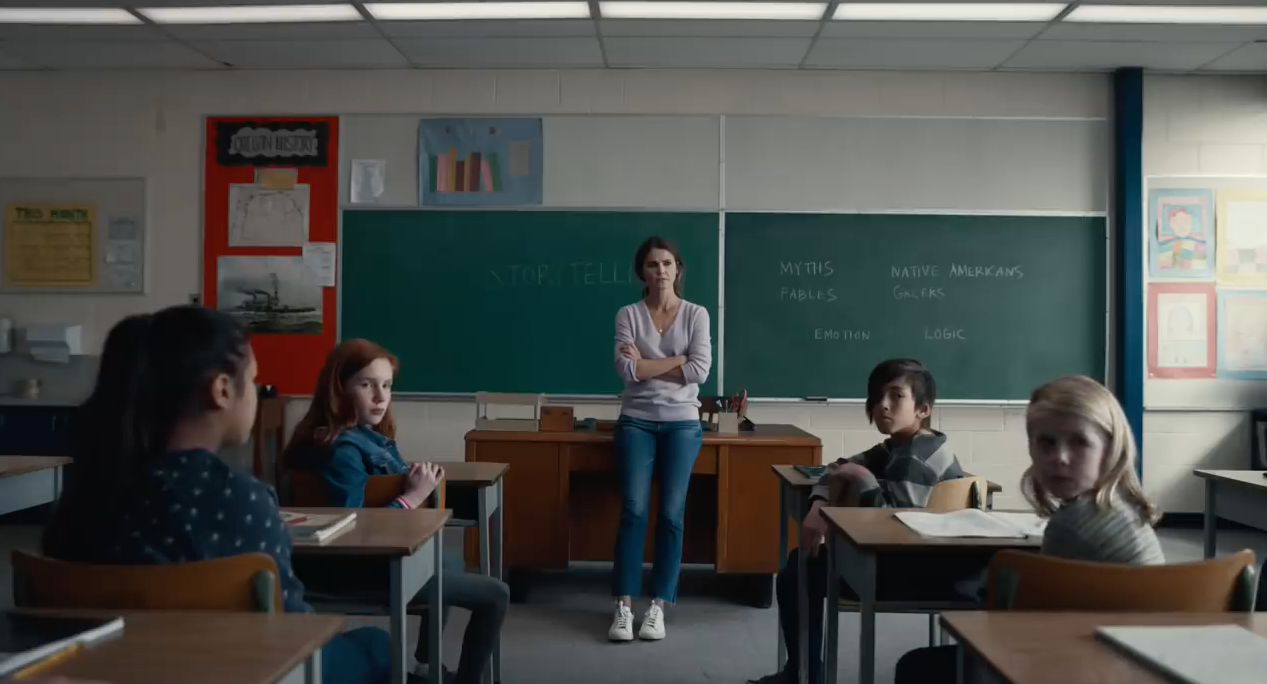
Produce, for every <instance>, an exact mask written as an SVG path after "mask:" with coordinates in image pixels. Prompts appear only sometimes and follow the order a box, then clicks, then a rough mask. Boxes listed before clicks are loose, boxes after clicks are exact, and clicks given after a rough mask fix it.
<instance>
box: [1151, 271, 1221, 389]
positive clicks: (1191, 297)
mask: <svg viewBox="0 0 1267 684" xmlns="http://www.w3.org/2000/svg"><path fill="white" fill-rule="evenodd" d="M1214 340H1215V326H1214V283H1151V284H1149V286H1148V377H1150V378H1212V377H1214V368H1215V353H1214Z"/></svg>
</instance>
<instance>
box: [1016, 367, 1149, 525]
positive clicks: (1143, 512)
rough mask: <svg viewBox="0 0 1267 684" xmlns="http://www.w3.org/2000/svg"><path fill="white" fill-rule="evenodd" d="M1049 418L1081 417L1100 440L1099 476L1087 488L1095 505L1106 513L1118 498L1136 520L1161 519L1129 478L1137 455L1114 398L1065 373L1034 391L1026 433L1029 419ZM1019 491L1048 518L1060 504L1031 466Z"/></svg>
mask: <svg viewBox="0 0 1267 684" xmlns="http://www.w3.org/2000/svg"><path fill="white" fill-rule="evenodd" d="M1051 414H1062V415H1069V416H1077V417H1079V418H1082V419H1084V420H1086V421H1088V422H1090V423H1091V424H1092V425H1095V426H1096V428H1098V429H1099V430H1100V431H1101V432H1103V433H1104V435H1105V437H1106V441H1107V444H1106V445H1105V454H1104V463H1103V465H1102V466H1101V468H1100V477H1099V478H1097V479H1096V482H1095V485H1094V486H1093V487H1092V488H1091V494H1092V496H1093V497H1094V498H1095V505H1096V506H1097V507H1099V508H1101V509H1103V510H1109V509H1110V508H1112V507H1113V502H1114V500H1115V499H1120V500H1121V501H1122V502H1123V503H1125V504H1126V505H1127V506H1129V507H1130V508H1131V509H1133V510H1134V511H1135V512H1136V513H1137V514H1138V515H1139V519H1140V522H1142V523H1143V524H1145V525H1153V524H1155V523H1156V522H1157V519H1158V518H1159V517H1161V516H1160V514H1159V513H1158V511H1157V507H1156V506H1154V505H1153V504H1152V502H1150V501H1149V500H1148V497H1146V496H1144V488H1143V487H1141V486H1140V484H1139V478H1137V477H1136V476H1135V459H1136V458H1137V455H1138V453H1137V451H1136V448H1135V436H1134V435H1133V434H1132V433H1131V426H1130V423H1128V422H1127V420H1126V414H1124V413H1123V412H1122V407H1121V405H1120V404H1118V403H1117V398H1115V397H1114V396H1113V394H1112V393H1111V392H1109V390H1108V389H1107V388H1106V387H1105V386H1104V385H1101V384H1100V383H1098V382H1096V381H1095V380H1093V379H1091V378H1089V377H1087V376H1085V375H1069V376H1065V377H1063V378H1057V379H1055V380H1052V381H1051V382H1049V383H1047V384H1045V385H1043V386H1042V387H1039V388H1038V389H1036V390H1034V394H1033V395H1031V396H1030V399H1029V409H1028V410H1027V411H1026V415H1025V426H1026V431H1032V428H1033V424H1034V421H1035V420H1037V419H1039V418H1041V417H1043V416H1046V415H1051ZM1031 437H1032V436H1031ZM1021 493H1022V494H1024V495H1025V500H1026V501H1028V502H1029V504H1030V505H1031V506H1033V507H1034V509H1035V510H1036V511H1038V514H1039V515H1041V516H1043V517H1050V516H1051V515H1052V514H1053V513H1055V512H1056V509H1057V508H1059V506H1060V502H1059V501H1056V499H1055V498H1054V497H1052V496H1051V494H1050V493H1048V492H1047V490H1046V489H1044V488H1043V485H1042V483H1041V482H1039V481H1038V477H1037V475H1036V468H1035V466H1033V465H1031V466H1030V467H1029V468H1028V469H1027V470H1026V471H1025V474H1024V475H1022V476H1021Z"/></svg>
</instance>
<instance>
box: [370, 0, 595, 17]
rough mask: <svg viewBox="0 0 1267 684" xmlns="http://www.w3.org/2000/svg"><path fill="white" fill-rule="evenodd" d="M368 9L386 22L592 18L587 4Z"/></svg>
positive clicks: (410, 5)
mask: <svg viewBox="0 0 1267 684" xmlns="http://www.w3.org/2000/svg"><path fill="white" fill-rule="evenodd" d="M365 9H366V10H368V11H369V13H370V14H371V15H373V16H374V18H375V19H382V20H384V21H393V20H395V21H406V20H411V19H412V20H415V21H427V20H443V19H589V18H590V8H589V3H587V2H402V3H396V2H376V3H368V4H366V5H365Z"/></svg>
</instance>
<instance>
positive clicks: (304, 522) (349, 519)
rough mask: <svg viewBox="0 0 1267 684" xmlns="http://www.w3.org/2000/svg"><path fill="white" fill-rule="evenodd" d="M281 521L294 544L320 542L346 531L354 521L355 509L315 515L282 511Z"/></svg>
mask: <svg viewBox="0 0 1267 684" xmlns="http://www.w3.org/2000/svg"><path fill="white" fill-rule="evenodd" d="M281 514H282V522H283V523H285V524H286V530H287V531H288V532H290V539H291V541H293V542H294V543H296V544H321V543H324V542H327V541H329V540H331V539H333V538H334V537H336V536H338V535H340V534H342V533H343V532H345V531H347V529H348V528H349V527H351V526H352V524H353V523H354V522H356V511H349V512H347V513H332V514H322V515H317V514H313V513H297V512H295V511H282V512H281Z"/></svg>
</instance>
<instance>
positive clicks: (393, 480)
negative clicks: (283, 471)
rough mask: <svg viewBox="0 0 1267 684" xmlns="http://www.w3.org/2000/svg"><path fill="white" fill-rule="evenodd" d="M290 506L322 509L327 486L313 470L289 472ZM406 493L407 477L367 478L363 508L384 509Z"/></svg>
mask: <svg viewBox="0 0 1267 684" xmlns="http://www.w3.org/2000/svg"><path fill="white" fill-rule="evenodd" d="M287 473H288V474H289V479H290V504H288V505H290V506H296V507H300V508H304V507H312V508H321V507H323V506H328V505H329V504H328V503H327V502H326V484H325V482H323V481H322V480H321V476H320V475H318V474H316V473H315V472H313V471H311V470H294V469H292V470H288V471H287ZM404 491H405V475H370V476H368V477H366V478H365V503H364V504H362V507H363V508H382V507H383V506H386V505H387V504H389V503H391V502H392V499H395V498H396V497H398V496H400V494H401V493H402V492H404Z"/></svg>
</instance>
